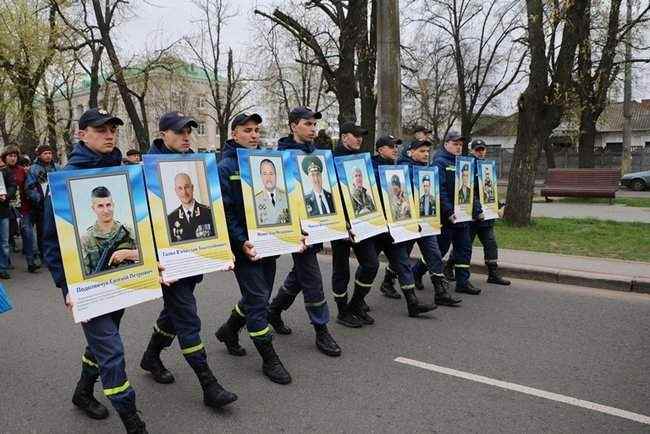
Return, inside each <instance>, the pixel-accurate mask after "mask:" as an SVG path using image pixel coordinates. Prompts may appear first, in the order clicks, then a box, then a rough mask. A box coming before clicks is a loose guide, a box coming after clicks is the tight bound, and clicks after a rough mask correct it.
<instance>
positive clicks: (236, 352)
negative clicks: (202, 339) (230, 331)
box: [214, 331, 246, 357]
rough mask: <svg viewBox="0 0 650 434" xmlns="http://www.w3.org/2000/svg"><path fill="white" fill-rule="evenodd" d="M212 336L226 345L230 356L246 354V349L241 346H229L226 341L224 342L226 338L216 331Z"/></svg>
mask: <svg viewBox="0 0 650 434" xmlns="http://www.w3.org/2000/svg"><path fill="white" fill-rule="evenodd" d="M214 336H215V337H216V338H217V340H218V341H219V342H221V343H223V344H224V345H225V346H226V350H227V351H228V354H230V355H231V356H235V357H243V356H245V355H246V349H245V348H243V347H241V346H240V347H238V348H231V347H230V346H229V345H228V344H227V343H226V338H225V337H223V336H222V335H221V334H220V333H219V332H218V331H217V332H216V333H215V334H214Z"/></svg>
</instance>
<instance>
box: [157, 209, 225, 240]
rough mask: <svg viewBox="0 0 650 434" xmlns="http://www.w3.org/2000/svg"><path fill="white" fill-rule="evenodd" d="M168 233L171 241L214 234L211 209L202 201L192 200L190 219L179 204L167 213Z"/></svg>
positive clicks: (207, 236) (194, 238) (206, 236)
mask: <svg viewBox="0 0 650 434" xmlns="http://www.w3.org/2000/svg"><path fill="white" fill-rule="evenodd" d="M167 224H168V225H169V235H170V237H171V240H172V242H173V243H175V242H179V241H191V240H196V239H201V238H209V237H213V236H214V224H213V221H212V210H211V209H210V208H208V207H207V206H205V205H203V204H202V203H199V202H197V201H196V200H195V201H194V206H193V207H192V211H190V220H189V221H188V220H187V215H186V214H185V212H184V210H183V205H180V206H179V207H178V208H176V209H175V210H174V211H172V212H171V213H169V214H168V215H167Z"/></svg>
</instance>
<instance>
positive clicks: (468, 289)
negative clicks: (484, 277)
mask: <svg viewBox="0 0 650 434" xmlns="http://www.w3.org/2000/svg"><path fill="white" fill-rule="evenodd" d="M456 292H461V293H463V294H469V295H479V294H480V293H481V290H480V289H478V288H477V287H475V286H474V285H472V284H471V283H470V281H469V280H468V281H467V283H466V284H465V285H464V286H458V283H456Z"/></svg>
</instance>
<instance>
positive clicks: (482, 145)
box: [469, 139, 487, 150]
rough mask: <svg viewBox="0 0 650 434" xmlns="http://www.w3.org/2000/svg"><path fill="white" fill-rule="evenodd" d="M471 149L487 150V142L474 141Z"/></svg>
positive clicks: (470, 145)
mask: <svg viewBox="0 0 650 434" xmlns="http://www.w3.org/2000/svg"><path fill="white" fill-rule="evenodd" d="M469 147H470V148H472V150H474V149H478V148H484V149H486V148H487V146H486V145H485V142H484V141H483V140H481V139H476V140H472V143H470V144H469Z"/></svg>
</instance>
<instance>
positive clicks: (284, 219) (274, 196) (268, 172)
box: [255, 158, 289, 226]
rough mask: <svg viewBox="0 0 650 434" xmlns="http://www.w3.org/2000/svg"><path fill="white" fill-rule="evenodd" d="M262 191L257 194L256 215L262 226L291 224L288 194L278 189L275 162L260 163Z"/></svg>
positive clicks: (265, 160) (264, 161)
mask: <svg viewBox="0 0 650 434" xmlns="http://www.w3.org/2000/svg"><path fill="white" fill-rule="evenodd" d="M260 178H261V179H262V190H260V191H258V192H257V193H255V215H257V221H258V223H259V225H260V226H266V225H277V224H284V223H289V205H288V200H287V193H286V192H285V191H284V190H282V189H281V188H278V187H277V181H278V179H277V171H276V170H275V164H273V161H271V160H269V159H268V158H265V159H264V160H262V161H261V162H260Z"/></svg>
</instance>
